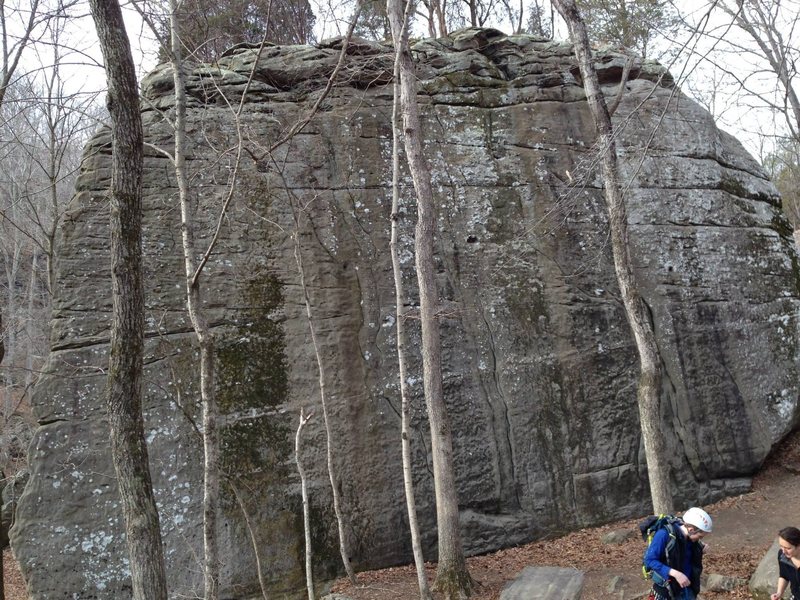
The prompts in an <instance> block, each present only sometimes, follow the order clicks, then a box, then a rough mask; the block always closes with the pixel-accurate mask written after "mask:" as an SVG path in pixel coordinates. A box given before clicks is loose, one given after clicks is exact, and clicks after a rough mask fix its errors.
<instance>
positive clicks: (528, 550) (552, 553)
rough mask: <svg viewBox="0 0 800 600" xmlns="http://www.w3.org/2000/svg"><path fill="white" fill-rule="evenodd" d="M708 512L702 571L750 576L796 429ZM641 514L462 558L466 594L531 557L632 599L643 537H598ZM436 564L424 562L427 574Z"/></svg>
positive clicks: (407, 592)
mask: <svg viewBox="0 0 800 600" xmlns="http://www.w3.org/2000/svg"><path fill="white" fill-rule="evenodd" d="M706 508H707V510H708V512H709V513H711V515H712V516H713V518H714V533H713V534H712V535H710V536H708V537H707V538H706V541H707V542H708V543H709V544H710V552H709V554H708V556H707V558H706V561H705V566H706V572H707V573H719V574H722V575H728V576H732V577H739V578H742V580H747V579H749V577H750V575H752V573H753V572H754V571H755V568H756V566H758V563H759V561H760V560H761V558H762V557H763V555H764V553H765V552H766V551H767V549H768V548H769V547H770V545H771V544H772V542H773V541H774V540H775V537H776V535H777V532H778V530H779V529H781V528H782V527H785V526H787V525H795V526H800V430H798V431H797V432H796V433H795V434H794V435H792V436H791V437H790V438H789V439H787V440H785V441H784V442H783V443H782V444H781V446H780V447H779V448H778V449H777V450H776V451H775V452H774V453H773V456H772V457H771V458H770V459H769V460H768V461H767V464H766V465H765V467H764V468H763V469H762V471H761V472H760V473H759V474H758V475H757V476H756V477H755V479H754V481H753V489H752V491H751V492H749V493H747V494H743V495H741V496H736V497H733V498H727V499H725V500H722V501H720V502H718V503H716V504H715V505H712V506H709V507H706ZM639 520H640V519H631V520H629V521H620V522H618V523H612V524H609V525H604V526H602V527H597V528H593V529H584V530H581V531H576V532H574V533H571V534H569V535H567V536H564V537H562V538H558V539H553V540H546V541H540V542H535V543H532V544H528V545H526V546H520V547H518V548H510V549H507V550H501V551H499V552H496V553H494V554H489V555H486V556H476V557H473V558H470V559H468V564H469V569H470V573H471V574H472V576H473V578H474V579H475V580H476V581H477V582H478V583H479V587H478V588H477V590H476V593H475V594H474V595H473V596H472V598H471V600H497V599H498V598H499V595H500V591H501V590H502V589H503V587H504V586H505V585H506V583H508V582H509V581H510V580H512V579H513V578H514V577H515V576H516V575H517V573H519V572H520V571H521V570H522V569H523V568H525V567H526V566H529V565H551V566H564V567H574V568H576V569H580V570H582V571H584V572H585V580H584V581H585V583H584V591H583V598H584V600H604V599H609V600H612V599H613V600H634V599H636V598H642V596H643V595H644V594H645V593H646V591H647V588H648V586H647V583H646V582H645V581H644V580H643V579H642V577H641V574H640V573H641V572H640V565H641V562H640V561H641V556H642V551H643V543H642V541H641V539H640V538H638V537H632V538H631V539H629V540H628V541H626V542H624V543H623V544H620V545H607V544H603V543H602V541H601V538H602V536H603V535H604V534H605V533H608V532H610V531H616V530H628V531H636V530H637V525H638V522H639ZM4 558H5V586H6V598H7V600H27V596H26V594H25V588H24V584H23V582H22V577H21V576H20V574H19V569H18V568H17V565H16V563H15V562H14V561H13V557H12V555H11V553H10V552H9V551H8V550H6V551H5V552H4ZM434 571H435V565H433V564H431V565H428V574H429V579H430V580H431V581H433V578H434V576H435V572H434ZM359 579H360V585H359V586H357V587H355V588H353V587H352V586H350V585H349V584H348V583H347V582H346V581H344V580H340V581H338V582H337V583H336V585H335V586H334V589H335V590H336V591H339V592H341V593H343V594H345V595H346V596H348V597H350V598H352V599H353V600H418V598H419V592H418V590H417V580H416V574H415V572H414V569H413V567H411V566H404V567H397V568H392V569H383V570H381V571H370V572H367V573H360V574H359ZM749 597H750V595H749V593H748V591H747V586H746V585H742V586H740V587H738V588H737V589H735V590H734V591H732V592H724V593H723V592H719V593H713V592H704V593H703V594H702V598H703V600H743V599H746V598H749Z"/></svg>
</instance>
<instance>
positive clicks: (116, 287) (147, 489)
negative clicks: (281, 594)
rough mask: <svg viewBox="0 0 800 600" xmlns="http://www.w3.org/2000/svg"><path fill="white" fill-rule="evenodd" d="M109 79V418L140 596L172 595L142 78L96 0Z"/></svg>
mask: <svg viewBox="0 0 800 600" xmlns="http://www.w3.org/2000/svg"><path fill="white" fill-rule="evenodd" d="M90 7H91V11H92V17H93V19H94V22H95V27H96V28H97V35H98V38H99V40H100V48H101V50H102V53H103V60H104V62H105V68H106V78H107V81H108V100H107V101H108V107H109V112H110V113H111V121H112V127H111V133H112V148H113V158H112V176H111V272H112V298H113V309H112V310H113V317H112V319H113V320H112V326H111V349H110V353H111V358H110V361H109V368H108V420H109V428H110V432H111V453H112V458H113V461H114V470H115V472H116V474H117V485H118V487H119V494H120V499H121V500H122V511H123V514H124V517H125V531H126V535H127V544H128V552H129V555H130V567H131V579H132V584H133V597H134V598H135V599H136V600H162V599H163V600H166V598H167V586H166V576H165V571H164V555H163V549H162V543H161V531H160V528H159V518H158V510H157V509H156V504H155V498H154V496H153V486H152V482H151V478H150V468H149V464H148V456H147V445H146V444H145V438H144V421H143V417H142V369H143V364H142V357H143V350H144V286H143V283H142V237H141V236H142V166H143V157H144V145H143V133H142V118H141V114H140V112H139V85H138V82H137V79H136V70H135V67H134V63H133V56H132V54H131V48H130V43H129V41H128V36H127V32H126V31H125V24H124V22H123V20H122V10H121V9H120V6H119V3H118V2H117V1H116V0H90Z"/></svg>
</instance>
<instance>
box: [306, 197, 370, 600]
mask: <svg viewBox="0 0 800 600" xmlns="http://www.w3.org/2000/svg"><path fill="white" fill-rule="evenodd" d="M292 210H293V211H295V217H294V219H295V231H294V258H295V261H296V262H297V270H298V272H299V275H300V287H301V289H302V290H303V300H304V302H305V305H306V318H307V319H308V328H309V330H310V332H311V344H312V345H313V347H314V355H315V356H316V358H317V372H318V373H319V397H320V404H321V405H322V416H323V420H324V421H325V440H326V451H325V454H326V457H327V463H328V477H329V478H330V482H331V494H332V495H333V512H334V514H335V515H336V526H337V528H338V531H339V553H340V554H341V556H342V564H344V570H345V572H346V573H347V577H348V578H349V579H350V582H351V583H352V584H353V585H356V583H357V582H358V580H357V579H356V574H355V571H353V566H352V565H351V564H350V552H349V550H348V547H347V539H346V538H345V531H344V513H343V512H342V501H341V497H340V493H339V477H338V471H337V469H336V466H335V465H334V461H333V442H332V438H333V436H332V433H331V426H330V420H329V418H328V394H327V391H326V390H327V386H326V383H325V381H326V379H327V377H326V375H325V363H324V361H323V360H322V354H321V353H320V348H319V341H318V340H317V328H316V326H315V325H314V316H313V314H312V312H311V298H310V296H309V294H308V287H307V286H306V277H305V267H304V266H303V254H302V252H301V250H300V207H296V208H293V209H292Z"/></svg>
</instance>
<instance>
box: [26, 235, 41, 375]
mask: <svg viewBox="0 0 800 600" xmlns="http://www.w3.org/2000/svg"><path fill="white" fill-rule="evenodd" d="M38 264H39V251H38V250H37V249H36V248H34V249H33V256H32V257H31V277H30V280H29V281H28V319H27V321H26V324H25V328H26V330H27V333H26V336H27V338H28V340H29V342H28V343H30V341H31V340H33V339H34V338H35V337H36V335H35V334H34V326H33V325H34V322H35V319H34V316H33V313H34V311H35V309H36V272H37V271H38ZM32 350H33V348H30V347H29V348H28V351H27V352H26V353H25V389H26V390H27V389H28V388H30V386H31V384H32V383H33V351H32Z"/></svg>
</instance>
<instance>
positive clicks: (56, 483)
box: [53, 479, 61, 489]
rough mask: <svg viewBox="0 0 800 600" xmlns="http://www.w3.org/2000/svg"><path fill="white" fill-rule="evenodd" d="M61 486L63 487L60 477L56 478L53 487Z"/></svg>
mask: <svg viewBox="0 0 800 600" xmlns="http://www.w3.org/2000/svg"><path fill="white" fill-rule="evenodd" d="M60 487H61V480H60V479H56V480H54V481H53V488H55V489H58V488H60Z"/></svg>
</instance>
